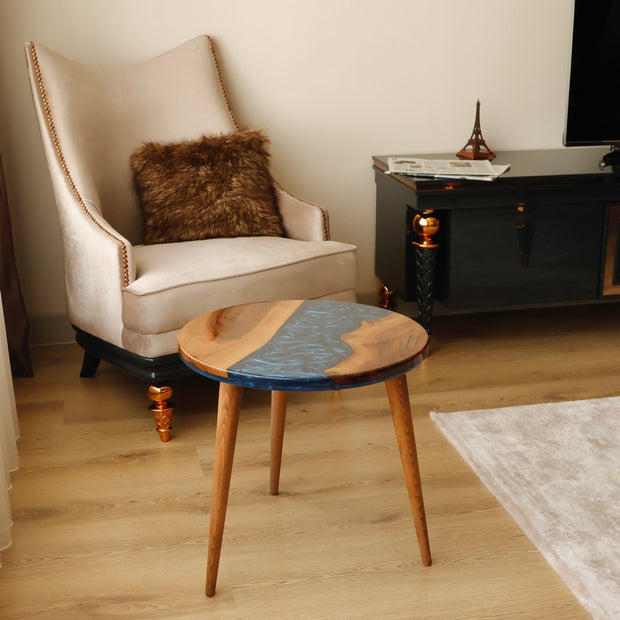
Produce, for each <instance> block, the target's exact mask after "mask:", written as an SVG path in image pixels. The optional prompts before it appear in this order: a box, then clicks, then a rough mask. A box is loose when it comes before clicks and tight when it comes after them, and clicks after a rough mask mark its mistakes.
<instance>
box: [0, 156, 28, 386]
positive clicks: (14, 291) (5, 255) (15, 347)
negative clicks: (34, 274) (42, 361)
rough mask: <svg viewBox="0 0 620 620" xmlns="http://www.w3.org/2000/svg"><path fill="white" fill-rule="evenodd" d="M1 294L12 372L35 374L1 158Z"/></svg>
mask: <svg viewBox="0 0 620 620" xmlns="http://www.w3.org/2000/svg"><path fill="white" fill-rule="evenodd" d="M0 293H1V295H2V306H3V310H4V322H5V324H6V336H7V341H8V347H9V358H10V360H11V372H12V374H13V376H15V377H32V376H33V374H34V373H33V372H32V363H31V361H30V350H29V349H28V329H29V325H28V317H27V316H26V306H25V305H24V299H23V297H22V290H21V286H20V284H19V276H18V275H17V266H16V264H15V253H14V250H13V235H12V233H11V216H10V213H9V204H8V200H7V194H6V185H5V183H4V173H3V171H2V158H1V157H0Z"/></svg>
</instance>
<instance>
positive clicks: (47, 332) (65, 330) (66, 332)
mask: <svg viewBox="0 0 620 620" xmlns="http://www.w3.org/2000/svg"><path fill="white" fill-rule="evenodd" d="M356 297H357V301H358V303H360V304H367V305H369V306H376V305H377V302H378V300H379V295H378V294H377V292H376V291H370V292H358V293H357V295H356ZM28 321H29V323H30V332H29V336H28V343H29V344H30V346H37V345H45V344H66V343H68V342H75V331H74V330H73V327H71V321H70V320H69V316H68V315H67V314H46V315H39V316H30V317H28Z"/></svg>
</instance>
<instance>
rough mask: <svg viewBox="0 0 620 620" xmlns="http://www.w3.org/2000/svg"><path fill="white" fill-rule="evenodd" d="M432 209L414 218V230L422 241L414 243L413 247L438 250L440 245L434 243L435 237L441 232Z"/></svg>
mask: <svg viewBox="0 0 620 620" xmlns="http://www.w3.org/2000/svg"><path fill="white" fill-rule="evenodd" d="M433 213H434V211H432V210H431V209H429V210H427V211H422V213H418V214H417V215H416V216H415V217H414V218H413V230H414V232H415V233H416V234H417V235H418V237H419V239H420V241H413V242H412V243H413V245H417V246H418V247H420V248H437V247H439V244H438V243H434V242H433V235H435V234H436V233H437V232H438V231H439V220H438V219H437V218H436V217H435V216H434V215H433Z"/></svg>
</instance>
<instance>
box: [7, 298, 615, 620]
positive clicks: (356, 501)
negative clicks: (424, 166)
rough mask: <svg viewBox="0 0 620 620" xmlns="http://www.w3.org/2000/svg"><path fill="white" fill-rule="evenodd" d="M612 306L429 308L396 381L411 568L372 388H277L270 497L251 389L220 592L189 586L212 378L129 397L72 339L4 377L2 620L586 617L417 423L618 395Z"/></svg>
mask: <svg viewBox="0 0 620 620" xmlns="http://www.w3.org/2000/svg"><path fill="white" fill-rule="evenodd" d="M619 319H620V308H619V307H618V306H617V305H613V306H612V305H605V306H596V307H579V308H572V309H548V310H544V311H540V310H539V311H526V312H512V313H495V314H487V315H469V316H466V315H463V316H448V317H438V318H437V319H436V322H435V326H434V336H433V339H432V353H431V356H430V357H429V358H428V359H427V360H426V361H425V362H424V364H423V365H422V366H421V367H419V368H418V369H416V370H414V371H413V372H412V373H410V375H409V389H410V392H411V395H412V404H413V408H414V420H415V427H416V433H417V441H418V450H419V458H420V467H421V470H422V477H423V484H424V492H425V502H426V510H427V519H428V526H429V533H430V541H431V550H432V553H433V565H432V566H431V567H428V568H427V567H424V566H422V564H421V562H420V557H419V553H418V548H417V543H416V539H415V534H414V530H413V523H412V519H411V514H410V511H409V505H408V500H407V493H406V490H405V486H404V480H403V477H402V471H401V468H400V461H399V457H398V451H397V447H396V442H395V438H394V432H393V428H392V424H391V418H390V415H389V410H388V404H387V398H386V396H385V391H384V389H383V386H381V385H378V386H370V387H362V388H357V389H353V390H346V391H342V392H336V393H331V392H330V393H315V394H310V393H297V394H294V395H292V397H291V402H290V406H289V417H288V421H287V430H286V435H285V445H284V458H283V471H282V478H281V487H280V488H281V494H280V495H279V496H278V497H271V496H269V495H268V493H267V488H268V482H269V472H268V447H269V421H268V395H267V394H265V393H261V392H251V391H248V392H246V395H245V399H244V406H243V410H242V416H241V422H240V427H239V434H238V438H237V453H236V455H235V465H234V468H233V476H232V486H231V494H230V501H229V509H228V516H227V522H226V529H225V533H224V544H223V549H222V560H221V564H220V573H219V580H218V591H217V595H216V596H215V598H213V599H207V598H205V596H204V594H203V589H204V578H205V563H206V540H207V534H208V514H209V494H210V488H211V463H212V456H213V443H214V431H215V411H216V398H217V386H216V385H215V384H213V383H210V382H208V381H207V380H205V379H201V378H200V377H197V376H196V377H190V378H188V379H187V380H183V381H180V382H178V383H177V384H176V386H175V389H176V392H175V398H174V400H175V404H176V407H177V408H176V412H175V418H174V424H173V425H174V430H173V439H172V440H171V441H170V442H169V443H168V444H162V443H160V442H159V440H158V438H157V435H156V433H155V431H154V423H153V421H152V418H151V417H150V415H149V414H148V412H147V411H146V409H147V407H148V400H147V398H146V394H145V387H144V385H143V384H142V383H140V382H139V381H136V380H134V379H132V378H131V377H128V376H126V375H124V374H123V373H121V372H120V371H118V370H116V369H115V368H113V367H111V366H109V365H106V364H102V366H101V368H100V370H99V372H98V375H97V377H96V378H94V379H80V378H79V377H78V373H79V368H80V362H81V354H80V350H79V349H78V348H77V346H75V345H62V346H60V345H59V346H49V347H41V348H36V349H34V350H33V364H34V368H35V373H36V377H34V378H29V379H16V381H15V389H16V398H17V402H18V411H19V418H20V424H21V432H22V437H21V439H20V442H19V451H20V469H19V470H18V471H17V472H15V473H14V474H13V490H12V491H11V499H12V505H13V514H14V527H13V546H12V547H11V548H9V549H7V550H6V551H4V552H2V563H3V567H2V569H0V618H2V619H5V620H6V619H9V618H19V619H28V620H32V619H37V618H43V619H50V618H63V619H65V618H71V619H72V618H79V619H84V618H148V619H151V618H216V619H218V620H219V619H228V618H242V619H246V618H247V619H263V618H265V619H283V618H291V619H299V618H329V619H333V618H339V619H340V618H372V619H391V618H420V619H431V618H441V619H452V618H462V619H464V618H502V619H506V618H521V619H524V620H525V619H527V620H531V619H536V618H546V619H547V618H550V619H554V620H555V619H563V618H586V617H588V616H587V614H586V613H585V612H584V611H583V609H582V608H581V606H580V605H579V604H578V603H577V601H576V599H575V598H574V597H573V595H572V594H571V592H570V591H569V590H568V588H567V587H566V586H565V584H564V583H563V582H562V581H561V580H560V579H559V577H558V576H557V575H556V574H555V572H554V571H553V570H552V569H551V568H550V567H549V566H548V564H547V563H546V562H545V560H544V559H543V558H542V557H541V556H540V554H539V553H538V552H537V550H536V548H535V547H534V546H533V545H532V544H531V543H530V542H529V540H528V539H527V538H526V537H525V536H524V535H523V533H522V532H521V531H520V529H519V528H518V527H517V526H516V525H515V524H514V522H513V521H512V519H511V518H510V517H509V516H508V515H507V514H506V512H505V511H504V510H503V509H502V508H501V506H500V505H499V504H498V503H497V501H496V500H495V499H494V498H493V497H492V496H491V495H490V494H489V492H488V491H487V490H486V488H485V487H484V486H483V485H482V484H481V483H480V482H479V481H478V479H477V478H476V476H475V475H474V474H473V473H472V472H471V471H470V469H469V468H468V467H467V466H466V465H465V464H464V463H463V461H462V460H461V458H460V457H459V456H458V455H457V454H456V453H455V451H454V450H453V448H452V447H451V446H450V445H449V444H448V443H447V441H446V440H445V439H444V437H443V435H441V433H440V432H439V431H438V430H437V429H436V427H435V425H434V423H433V422H432V421H431V420H430V418H429V415H428V414H429V411H431V410H432V409H435V410H438V411H442V412H449V411H457V410H469V409H475V408H491V407H501V406H508V405H518V404H527V403H537V402H550V401H562V400H573V399H581V398H593V397H602V396H611V395H619V394H620V380H619V377H620V320H619Z"/></svg>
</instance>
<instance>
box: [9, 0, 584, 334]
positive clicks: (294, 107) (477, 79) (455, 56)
mask: <svg viewBox="0 0 620 620" xmlns="http://www.w3.org/2000/svg"><path fill="white" fill-rule="evenodd" d="M571 5H572V3H571V0H544V1H543V0H501V2H498V1H497V0H384V1H383V2H380V1H379V0H0V152H1V153H2V157H3V160H4V165H5V173H6V176H7V182H8V185H9V187H8V192H9V200H10V207H11V216H12V219H13V231H14V239H15V245H16V251H17V258H18V268H19V271H20V276H21V280H22V287H23V290H24V295H25V300H26V305H27V308H28V312H29V315H30V317H31V322H32V323H34V324H35V327H36V325H37V324H38V322H42V321H43V322H44V321H45V320H46V319H50V317H52V318H53V317H55V316H58V315H63V314H64V311H65V310H64V293H63V278H62V265H61V250H60V245H59V239H58V231H57V225H56V215H55V207H54V202H53V197H52V193H51V188H50V183H49V181H48V177H47V171H46V168H45V162H44V158H43V152H42V148H41V144H40V139H39V136H38V130H37V127H36V124H35V117H34V113H33V110H32V104H31V101H30V94H29V90H28V85H27V80H26V73H25V63H24V52H23V45H24V42H25V41H26V40H30V39H32V40H35V41H38V42H40V43H43V44H45V45H47V46H49V47H52V48H53V49H56V50H57V51H59V52H61V53H63V54H65V55H67V56H69V57H72V58H76V59H82V60H83V61H85V62H91V63H105V64H109V63H117V62H124V61H131V60H136V59H140V58H144V57H148V56H150V55H153V54H157V53H159V52H162V51H165V50H167V49H169V48H171V47H174V46H176V45H177V44H179V43H181V42H183V41H185V40H186V39H188V38H190V37H192V36H194V35H197V34H201V33H208V34H211V35H213V36H214V37H215V38H216V41H217V44H218V49H219V55H220V59H221V61H222V65H223V69H224V71H225V75H226V77H227V82H228V84H229V89H230V91H231V95H232V99H233V103H234V105H235V108H236V110H237V113H238V116H239V118H240V119H241V122H242V123H243V124H245V125H247V126H253V127H262V128H264V129H265V130H266V131H267V132H268V134H269V135H270V137H271V140H272V158H273V170H274V176H275V177H276V178H277V179H278V180H279V181H280V182H281V183H282V184H284V185H285V186H286V187H287V188H288V189H289V190H290V191H292V192H293V193H295V194H298V195H300V196H303V197H304V198H306V199H308V200H311V201H313V202H317V203H320V204H322V205H324V206H326V207H327V208H328V209H329V211H330V214H331V221H332V234H333V237H334V238H336V239H339V240H343V241H348V242H352V243H355V244H356V245H357V246H358V248H359V259H360V280H359V291H360V292H368V291H373V290H374V289H375V288H376V286H377V282H376V280H375V277H374V269H373V261H374V217H375V213H374V208H375V196H374V191H375V188H374V181H373V174H372V170H371V156H372V155H373V154H386V153H411V152H416V153H432V152H456V151H457V150H458V149H460V148H461V147H462V146H463V145H464V143H465V142H466V140H467V139H468V138H469V135H470V133H471V129H472V124H473V116H474V111H475V101H476V99H477V98H480V100H481V102H482V129H483V133H484V136H485V139H486V141H487V144H488V145H489V146H490V147H491V148H492V149H493V150H495V151H501V150H507V149H541V148H559V147H561V141H562V126H563V118H564V111H565V96H566V83H567V72H568V55H569V39H570V24H571V19H570V12H571ZM53 339H54V338H53V337H52V340H53Z"/></svg>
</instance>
